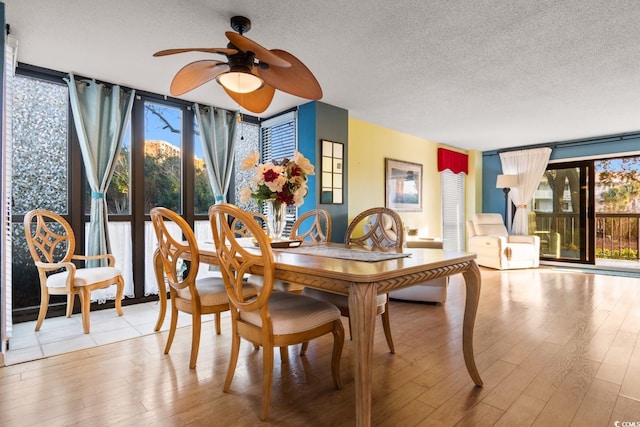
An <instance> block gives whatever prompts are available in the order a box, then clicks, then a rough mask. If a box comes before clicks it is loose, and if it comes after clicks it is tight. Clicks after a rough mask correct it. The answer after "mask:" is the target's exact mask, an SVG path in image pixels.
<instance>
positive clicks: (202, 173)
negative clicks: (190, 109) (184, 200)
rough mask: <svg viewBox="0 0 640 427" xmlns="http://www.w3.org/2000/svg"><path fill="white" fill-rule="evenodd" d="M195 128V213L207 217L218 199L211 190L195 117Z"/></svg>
mask: <svg viewBox="0 0 640 427" xmlns="http://www.w3.org/2000/svg"><path fill="white" fill-rule="evenodd" d="M193 127H194V131H193V153H194V156H193V173H194V177H193V180H194V182H193V185H194V189H193V213H194V214H195V215H207V214H208V213H209V206H211V205H213V204H214V203H215V202H216V198H215V196H214V194H213V189H212V188H211V181H209V171H208V170H207V166H206V165H205V162H204V154H203V151H202V142H201V141H200V131H199V129H198V124H197V120H195V116H194V120H193Z"/></svg>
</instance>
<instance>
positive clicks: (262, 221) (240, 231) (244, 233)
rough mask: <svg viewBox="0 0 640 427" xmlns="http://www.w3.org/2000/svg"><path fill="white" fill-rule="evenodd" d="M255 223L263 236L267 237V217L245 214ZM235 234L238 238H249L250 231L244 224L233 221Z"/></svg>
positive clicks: (260, 214)
mask: <svg viewBox="0 0 640 427" xmlns="http://www.w3.org/2000/svg"><path fill="white" fill-rule="evenodd" d="M247 213H248V214H249V215H250V216H251V217H252V218H253V220H254V221H255V222H257V223H258V224H259V225H260V226H261V227H262V230H263V231H264V232H265V234H266V235H267V236H268V235H269V221H267V217H266V216H265V215H264V214H262V213H260V212H247ZM234 227H235V233H236V234H237V235H238V237H251V230H249V229H248V228H247V227H246V225H245V224H244V222H242V221H235V222H234Z"/></svg>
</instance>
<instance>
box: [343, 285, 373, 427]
mask: <svg viewBox="0 0 640 427" xmlns="http://www.w3.org/2000/svg"><path fill="white" fill-rule="evenodd" d="M376 295H377V291H376V287H375V284H374V283H369V284H364V283H360V284H355V283H352V284H351V287H350V289H349V318H350V321H351V334H352V339H353V343H354V348H355V351H354V358H355V360H354V371H355V372H354V377H355V378H354V380H355V391H356V426H370V425H371V382H372V364H373V335H374V328H375V321H376Z"/></svg>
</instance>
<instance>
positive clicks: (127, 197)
mask: <svg viewBox="0 0 640 427" xmlns="http://www.w3.org/2000/svg"><path fill="white" fill-rule="evenodd" d="M130 188H131V124H129V127H128V128H127V130H126V133H125V135H124V141H122V148H121V149H120V155H119V156H118V160H117V161H116V167H115V170H114V171H113V176H112V177H111V182H110V183H109V188H108V189H107V208H108V209H109V214H110V215H129V214H131V192H130V191H129V189H130Z"/></svg>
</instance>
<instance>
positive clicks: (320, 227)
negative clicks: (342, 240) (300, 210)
mask: <svg viewBox="0 0 640 427" xmlns="http://www.w3.org/2000/svg"><path fill="white" fill-rule="evenodd" d="M289 238H290V239H299V240H302V241H307V242H313V243H326V242H327V241H328V240H329V239H330V238H331V215H329V212H327V211H326V210H324V209H313V210H310V211H308V212H305V213H304V214H302V215H300V216H299V217H298V219H296V221H295V222H294V223H293V225H292V226H291V232H290V233H289Z"/></svg>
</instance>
